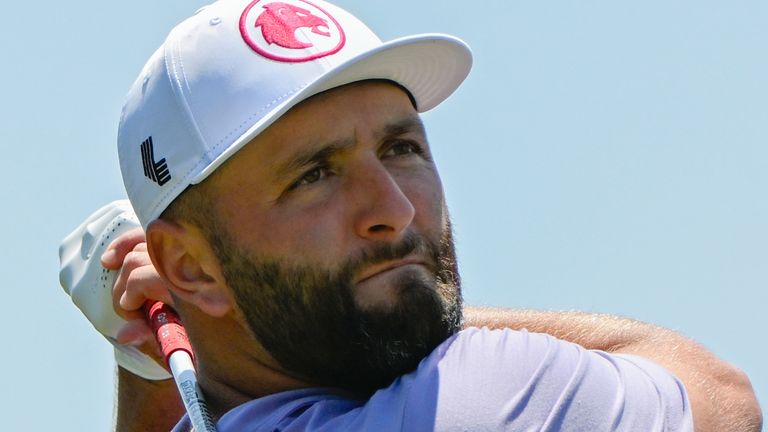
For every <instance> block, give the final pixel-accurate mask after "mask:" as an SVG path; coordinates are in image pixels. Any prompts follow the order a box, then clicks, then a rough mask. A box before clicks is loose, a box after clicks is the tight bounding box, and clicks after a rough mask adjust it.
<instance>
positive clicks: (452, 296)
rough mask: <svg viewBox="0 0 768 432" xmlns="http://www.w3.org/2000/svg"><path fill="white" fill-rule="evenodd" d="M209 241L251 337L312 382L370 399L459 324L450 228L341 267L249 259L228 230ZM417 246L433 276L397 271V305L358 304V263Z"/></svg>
mask: <svg viewBox="0 0 768 432" xmlns="http://www.w3.org/2000/svg"><path fill="white" fill-rule="evenodd" d="M219 234H221V233H219ZM210 240H211V241H212V243H213V244H214V248H215V249H216V252H217V254H218V255H219V259H220V260H221V264H222V268H223V270H224V276H225V278H226V281H227V284H228V285H229V286H230V287H231V288H232V290H233V293H234V296H235V300H236V302H237V305H238V307H239V308H240V311H241V312H242V314H243V316H244V318H245V320H246V322H247V325H248V327H249V329H250V331H251V332H252V334H253V335H254V336H255V337H256V338H257V339H258V340H259V342H260V343H261V344H262V345H263V346H264V348H265V349H266V350H267V351H268V352H269V353H270V354H271V355H272V356H273V358H274V359H275V360H277V361H278V362H279V363H280V365H281V366H282V367H284V368H285V369H286V370H287V371H288V372H289V373H292V374H294V375H296V376H297V377H300V378H303V379H306V380H309V381H310V382H312V383H313V384H314V385H318V386H330V387H337V388H342V389H345V390H349V391H352V392H355V393H360V394H361V396H365V395H369V394H370V393H372V392H373V391H375V390H377V389H379V388H383V387H386V386H387V385H389V384H390V383H391V382H392V381H393V380H394V379H395V378H397V377H398V376H400V375H403V374H405V373H408V372H410V371H412V370H414V369H415V368H416V366H418V364H419V362H420V361H421V360H422V359H423V358H424V357H426V356H427V355H428V354H429V353H430V352H432V350H433V349H435V348H436V347H437V346H438V345H439V344H440V343H442V342H443V341H445V340H446V339H447V338H448V337H450V336H451V335H453V334H454V333H456V332H457V331H458V330H459V328H460V326H461V322H462V299H461V290H460V281H459V276H458V271H457V267H456V258H455V252H454V246H453V239H452V236H451V228H450V225H448V226H446V228H445V230H444V233H443V235H442V238H441V239H440V241H439V243H438V242H434V241H429V240H428V239H426V238H424V237H421V236H418V235H416V234H414V233H409V234H408V235H407V236H406V237H405V238H404V240H402V241H401V242H399V243H397V244H388V243H386V244H384V243H382V244H378V245H376V246H375V247H373V248H371V249H369V250H367V251H365V252H364V253H362V254H361V255H360V256H358V257H356V258H354V259H351V260H350V261H349V262H347V263H345V264H344V265H343V266H341V267H340V269H338V270H337V271H328V270H324V269H318V268H315V267H311V266H302V265H296V264H286V263H282V262H274V261H269V260H265V259H252V258H250V257H249V256H248V254H247V253H245V252H244V251H242V250H240V249H239V248H238V247H236V246H235V245H234V242H232V241H231V240H230V239H228V238H227V237H226V236H225V235H224V236H222V235H216V236H213V238H211V239H210ZM414 252H415V253H416V254H417V255H418V256H421V257H424V258H425V259H428V260H429V261H430V262H431V263H432V264H433V267H432V268H431V269H430V272H429V274H426V272H424V271H408V272H407V273H405V274H404V275H402V276H401V277H399V278H398V280H396V282H395V283H396V287H395V290H394V295H395V296H396V300H395V302H394V303H395V304H394V305H393V306H382V307H379V308H375V309H366V310H363V309H361V308H360V307H358V306H357V305H356V303H355V300H354V287H353V285H352V278H353V276H354V275H355V274H358V271H359V269H360V268H362V267H365V266H369V265H371V264H376V263H381V262H384V261H388V260H395V259H400V258H403V257H405V256H407V255H409V254H411V253H414Z"/></svg>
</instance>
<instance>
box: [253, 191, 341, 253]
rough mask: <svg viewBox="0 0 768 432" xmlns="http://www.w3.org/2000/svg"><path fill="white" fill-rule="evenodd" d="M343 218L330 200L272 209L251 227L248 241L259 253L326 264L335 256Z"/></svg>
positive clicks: (339, 210) (338, 245) (339, 241)
mask: <svg viewBox="0 0 768 432" xmlns="http://www.w3.org/2000/svg"><path fill="white" fill-rule="evenodd" d="M344 220H345V218H344V214H343V211H342V209H339V208H338V206H337V205H336V204H335V203H334V202H333V201H326V202H324V203H322V204H319V205H313V206H304V207H301V208H293V209H285V210H280V211H271V212H269V213H268V214H266V215H264V216H263V217H261V218H260V220H259V222H258V223H257V224H256V226H254V227H253V232H252V235H251V236H250V240H249V243H250V244H251V245H252V247H253V248H254V249H255V250H258V251H260V253H262V254H266V255H269V256H271V257H274V258H277V259H283V260H286V261H288V262H296V263H302V264H329V263H333V262H335V261H336V260H338V256H339V253H338V250H337V249H338V248H339V247H340V245H341V244H343V239H344V231H343V226H344Z"/></svg>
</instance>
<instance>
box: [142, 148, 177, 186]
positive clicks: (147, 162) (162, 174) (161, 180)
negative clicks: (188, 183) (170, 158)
mask: <svg viewBox="0 0 768 432" xmlns="http://www.w3.org/2000/svg"><path fill="white" fill-rule="evenodd" d="M141 161H142V162H143V163H144V175H145V176H147V178H149V179H150V180H152V181H153V182H155V183H157V184H158V185H160V186H162V185H164V184H166V183H168V182H169V181H170V180H171V172H170V171H169V170H168V164H167V163H165V158H162V159H160V160H159V161H157V162H155V149H154V144H152V137H149V138H147V139H146V140H145V141H144V142H143V143H141Z"/></svg>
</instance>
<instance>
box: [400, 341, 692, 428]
mask: <svg viewBox="0 0 768 432" xmlns="http://www.w3.org/2000/svg"><path fill="white" fill-rule="evenodd" d="M422 366H429V368H428V369H429V370H424V371H422V370H421V368H420V370H419V371H418V372H417V373H419V372H420V373H425V372H426V373H427V375H428V376H429V377H430V379H431V380H433V381H434V383H433V384H432V385H430V386H427V388H424V387H422V386H418V385H417V386H414V387H413V388H414V390H413V391H414V392H415V393H418V394H419V395H418V397H419V398H426V399H428V398H433V399H434V406H435V408H436V414H435V419H436V421H435V425H436V429H437V430H475V429H478V428H480V429H483V428H489V427H490V428H491V429H493V430H518V429H520V430H530V429H535V430H558V431H577V430H595V431H597V430H600V431H603V430H604V431H633V430H648V431H667V430H669V431H672V430H675V431H676V430H683V431H684V430H692V426H691V419H690V407H689V406H688V401H687V397H686V394H685V390H684V388H683V386H682V385H681V384H680V382H679V381H678V380H677V379H676V378H675V377H674V376H672V375H671V374H670V373H668V372H667V371H666V370H665V369H663V368H661V367H660V366H657V365H656V364H654V363H652V362H650V361H647V360H644V359H642V358H639V357H634V356H625V355H612V354H609V353H605V352H602V351H594V350H587V349H585V348H583V347H581V346H579V345H576V344H573V343H570V342H566V341H563V340H559V339H556V338H554V337H552V336H550V335H547V334H541V333H529V332H527V331H525V330H523V331H514V330H509V329H506V330H489V329H487V328H482V329H477V328H471V329H467V330H465V331H463V332H461V333H459V334H458V335H457V336H456V337H455V339H454V340H453V341H452V343H451V344H450V345H449V346H446V347H445V349H444V352H443V355H442V356H441V357H440V358H439V359H437V361H435V362H434V363H433V364H431V365H425V364H422Z"/></svg>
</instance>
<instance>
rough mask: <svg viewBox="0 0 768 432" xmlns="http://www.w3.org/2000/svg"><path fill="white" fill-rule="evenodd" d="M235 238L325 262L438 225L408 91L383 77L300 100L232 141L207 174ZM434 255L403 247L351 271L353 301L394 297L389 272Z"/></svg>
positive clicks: (441, 213) (443, 219) (439, 201)
mask: <svg viewBox="0 0 768 432" xmlns="http://www.w3.org/2000/svg"><path fill="white" fill-rule="evenodd" d="M214 185H215V187H216V190H217V196H216V197H215V206H216V209H217V212H218V213H219V218H220V220H221V221H222V222H223V225H224V227H225V229H227V231H228V232H229V233H230V235H231V238H232V239H234V241H235V243H237V245H238V246H239V247H241V248H243V249H244V250H248V251H251V252H253V253H255V254H257V255H259V256H268V257H272V258H274V259H277V260H280V261H284V262H295V263H297V264H302V265H312V266H319V267H321V268H329V269H332V268H335V267H337V266H338V265H339V263H341V262H344V261H345V260H346V259H348V258H349V257H350V256H352V255H355V254H356V253H359V252H360V251H363V250H366V249H369V248H370V247H371V245H373V244H376V243H380V242H396V241H398V240H401V239H402V238H403V236H404V235H405V233H407V232H414V233H416V234H419V235H423V236H428V237H429V238H434V239H439V238H440V234H441V233H442V230H443V228H444V227H445V226H446V224H447V223H448V222H447V215H446V213H445V206H444V198H443V192H442V187H441V184H440V179H439V177H438V174H437V170H436V168H435V165H434V163H433V162H432V158H431V154H430V150H429V147H428V144H427V139H426V136H425V133H424V130H423V127H422V124H421V121H420V120H419V117H418V115H417V113H416V111H415V110H414V108H413V106H412V104H411V102H410V99H409V98H408V96H407V95H406V94H405V93H404V92H403V91H402V90H401V89H400V88H398V87H396V86H394V85H392V84H387V83H383V82H366V83H361V84H354V85H349V86H345V87H342V88H339V89H335V90H332V91H330V92H326V93H324V94H321V95H318V96H315V97H314V98H312V99H309V100H307V101H305V102H303V103H302V104H301V105H299V106H297V107H296V108H294V109H293V110H291V111H290V112H289V113H288V114H286V115H285V116H283V117H282V118H281V119H280V120H279V121H278V122H276V123H274V124H273V125H272V126H271V127H270V128H269V129H267V130H266V131H265V132H264V133H262V134H261V135H259V137H257V138H256V139H255V140H254V141H252V142H251V143H249V144H248V145H247V146H246V147H245V148H244V149H243V150H241V151H239V152H238V153H237V154H236V155H235V156H234V157H233V158H231V159H230V160H229V161H228V162H227V163H226V164H225V165H224V166H223V167H222V168H220V169H219V170H218V171H217V175H216V176H215V179H214ZM434 265H435V263H432V262H429V259H428V258H427V257H424V256H419V255H410V256H407V257H405V258H402V259H398V260H395V261H389V262H385V263H380V264H376V265H371V266H366V267H364V268H362V269H360V270H359V274H356V275H354V277H353V280H354V285H355V299H356V301H357V303H358V304H359V305H360V306H363V307H369V306H374V307H375V306H383V305H386V304H390V303H393V302H394V301H396V298H395V294H394V290H393V289H392V286H393V284H394V281H395V280H397V279H398V278H399V277H401V276H403V275H406V274H408V273H414V274H415V273H421V274H428V273H429V269H432V268H434Z"/></svg>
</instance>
